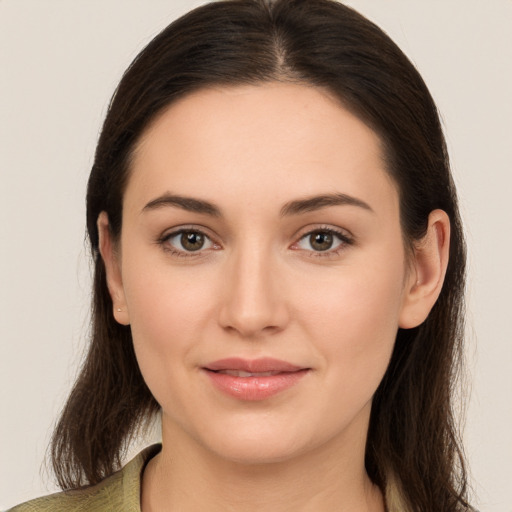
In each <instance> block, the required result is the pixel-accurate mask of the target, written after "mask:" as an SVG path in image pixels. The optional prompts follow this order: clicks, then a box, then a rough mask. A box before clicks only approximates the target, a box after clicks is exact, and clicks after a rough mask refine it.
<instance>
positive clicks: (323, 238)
mask: <svg viewBox="0 0 512 512" xmlns="http://www.w3.org/2000/svg"><path fill="white" fill-rule="evenodd" d="M351 243H352V240H351V239H350V238H349V237H348V236H347V235H344V234H342V233H338V232H337V231H334V230H332V229H316V230H314V231H310V232H309V233H306V234H305V235H304V236H302V237H301V238H300V240H299V241H298V242H297V243H296V244H295V248H298V249H302V250H306V251H314V252H329V253H332V252H336V249H340V248H341V247H343V246H345V245H350V244H351Z"/></svg>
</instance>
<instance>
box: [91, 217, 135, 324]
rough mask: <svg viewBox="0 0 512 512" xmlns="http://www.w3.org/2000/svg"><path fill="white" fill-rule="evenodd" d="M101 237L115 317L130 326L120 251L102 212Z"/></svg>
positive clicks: (101, 248) (99, 229)
mask: <svg viewBox="0 0 512 512" xmlns="http://www.w3.org/2000/svg"><path fill="white" fill-rule="evenodd" d="M97 226H98V235H99V250H100V254H101V258H102V259H103V263H104V265H105V271H106V274H107V286H108V291H109V293H110V297H111V299H112V305H113V312H112V313H113V315H114V318H115V319H116V321H117V322H118V323H120V324H122V325H129V324H130V315H129V313H128V308H127V306H126V299H125V294H124V288H123V279H122V274H121V262H120V256H119V253H118V251H117V250H116V246H115V243H114V240H113V239H112V234H111V233H110V227H109V223H108V216H107V213H106V212H101V213H100V214H99V216H98V221H97Z"/></svg>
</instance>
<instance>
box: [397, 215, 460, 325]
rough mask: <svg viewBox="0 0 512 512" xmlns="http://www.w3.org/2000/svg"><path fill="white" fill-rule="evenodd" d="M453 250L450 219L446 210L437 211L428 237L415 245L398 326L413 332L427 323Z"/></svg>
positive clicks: (433, 216)
mask: <svg viewBox="0 0 512 512" xmlns="http://www.w3.org/2000/svg"><path fill="white" fill-rule="evenodd" d="M449 251H450V219H449V217H448V215H447V214H446V212H444V211H443V210H434V211H432V212H431V213H430V215H429V219H428V228H427V232H426V234H425V236H424V237H423V238H422V239H421V240H420V241H418V242H417V243H416V244H415V247H414V254H413V256H412V262H411V264H410V267H411V269H410V271H409V275H408V279H407V282H406V286H405V289H404V299H403V303H402V311H401V314H400V319H399V327H401V328H402V329H411V328H413V327H417V326H418V325H420V324H421V323H423V322H424V321H425V319H426V318H427V316H428V315H429V313H430V310H431V309H432V307H433V306H434V304H435V303H436V301H437V299H438V297H439V294H440V293H441V289H442V287H443V282H444V277H445V274H446V269H447V267H448V258H449Z"/></svg>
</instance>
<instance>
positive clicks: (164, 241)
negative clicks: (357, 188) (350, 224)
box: [157, 226, 354, 258]
mask: <svg viewBox="0 0 512 512" xmlns="http://www.w3.org/2000/svg"><path fill="white" fill-rule="evenodd" d="M183 233H191V234H197V235H201V236H203V237H204V238H205V239H207V240H209V242H210V243H211V244H213V246H214V250H217V249H218V248H219V247H220V246H219V245H218V244H216V243H215V242H214V241H213V240H212V239H211V237H210V236H209V235H207V234H206V233H205V232H204V231H203V230H201V229H197V228H192V227H190V228H181V229H178V230H176V231H172V232H171V233H166V234H164V235H163V236H162V237H160V238H159V239H158V240H157V243H158V244H159V245H160V246H162V248H163V250H164V251H166V252H168V253H170V254H171V255H173V256H177V257H179V258H194V257H195V258H197V257H201V256H203V257H204V256H205V255H204V254H203V253H204V252H205V250H203V249H202V248H200V249H198V250H197V251H186V250H179V249H176V248H175V247H173V246H172V245H170V243H169V240H171V239H172V238H175V237H177V236H180V235H183ZM316 233H322V234H329V235H332V236H334V238H336V239H337V240H338V241H339V242H340V243H339V245H338V246H337V247H336V248H335V249H326V250H325V251H315V250H307V249H306V250H304V251H305V252H307V253H308V256H309V257H312V258H329V257H335V256H338V255H339V254H340V253H341V252H343V251H344V250H345V249H346V248H347V247H348V246H351V245H353V244H354V239H353V238H352V236H351V235H349V234H347V233H346V232H343V231H338V230H336V229H333V228H332V227H327V226H320V227H318V228H315V229H312V230H309V231H307V232H306V233H304V234H302V235H301V236H300V238H299V239H298V240H297V241H296V242H294V243H293V244H292V246H291V248H292V249H293V247H294V246H296V245H298V244H299V243H300V242H301V241H303V240H305V239H307V238H308V237H311V236H312V235H314V234H316ZM293 250H300V249H293Z"/></svg>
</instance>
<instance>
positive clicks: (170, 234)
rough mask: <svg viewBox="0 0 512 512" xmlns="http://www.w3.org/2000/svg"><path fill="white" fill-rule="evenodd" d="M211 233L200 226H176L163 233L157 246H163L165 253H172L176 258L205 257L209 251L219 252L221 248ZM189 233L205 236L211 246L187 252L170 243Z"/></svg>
mask: <svg viewBox="0 0 512 512" xmlns="http://www.w3.org/2000/svg"><path fill="white" fill-rule="evenodd" d="M209 231H210V230H209V229H207V228H205V227H203V226H198V225H197V224H195V225H184V226H176V227H173V228H170V229H168V230H166V231H164V232H163V233H162V235H161V236H159V237H158V239H157V244H159V245H161V246H162V248H163V249H164V250H165V251H167V252H170V253H171V254H173V255H175V256H181V257H200V256H205V254H204V253H205V252H208V251H209V250H212V249H213V250H218V249H220V248H221V246H220V244H219V243H218V242H217V241H216V240H215V238H216V237H214V236H212V235H211V234H210V233H209ZM187 232H192V233H198V234H200V235H202V236H204V237H205V238H206V239H208V240H209V241H210V243H211V246H210V247H206V248H202V247H201V248H200V249H198V250H197V251H187V250H182V249H178V248H177V247H174V246H173V245H171V244H170V243H169V240H171V239H172V238H174V237H177V236H179V235H180V234H183V233H187Z"/></svg>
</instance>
